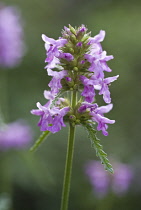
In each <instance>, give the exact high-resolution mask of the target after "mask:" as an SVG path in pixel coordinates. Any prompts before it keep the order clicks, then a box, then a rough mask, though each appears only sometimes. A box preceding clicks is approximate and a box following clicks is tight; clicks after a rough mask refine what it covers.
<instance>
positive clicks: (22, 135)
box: [0, 121, 32, 150]
mask: <svg viewBox="0 0 141 210" xmlns="http://www.w3.org/2000/svg"><path fill="white" fill-rule="evenodd" d="M31 140H32V131H31V128H30V127H29V125H27V124H26V123H25V122H24V121H16V122H12V123H9V124H7V125H5V124H4V125H2V126H1V127H0V150H7V149H10V148H14V149H20V148H24V147H25V146H27V145H28V144H29V143H30V142H31Z"/></svg>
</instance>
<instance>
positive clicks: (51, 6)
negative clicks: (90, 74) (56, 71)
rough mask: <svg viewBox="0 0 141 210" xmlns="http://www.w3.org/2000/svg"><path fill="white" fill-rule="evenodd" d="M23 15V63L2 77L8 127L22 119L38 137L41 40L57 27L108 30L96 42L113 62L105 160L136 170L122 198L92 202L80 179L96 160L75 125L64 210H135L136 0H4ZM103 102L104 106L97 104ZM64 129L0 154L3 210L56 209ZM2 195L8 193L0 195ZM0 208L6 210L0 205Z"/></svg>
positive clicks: (140, 190) (139, 48)
mask: <svg viewBox="0 0 141 210" xmlns="http://www.w3.org/2000/svg"><path fill="white" fill-rule="evenodd" d="M4 3H5V4H6V5H9V6H17V7H18V8H20V10H21V15H22V18H23V22H24V38H25V43H26V48H27V49H26V51H27V52H26V55H25V56H24V58H23V60H22V62H21V64H20V65H19V66H18V67H16V68H13V69H10V70H6V69H5V70H1V71H0V81H1V82H0V86H1V90H0V94H1V102H0V103H1V106H2V110H3V113H4V116H5V120H6V121H7V122H12V121H15V120H16V119H20V118H22V119H25V120H26V121H28V123H29V124H30V125H31V127H32V129H33V131H34V141H35V140H36V139H37V138H38V136H39V135H40V131H39V128H38V127H37V122H38V117H36V116H33V115H31V114H30V110H31V109H33V108H36V102H37V101H40V102H41V104H44V103H45V102H46V101H45V99H44V97H43V91H44V90H45V89H48V86H47V84H48V82H49V80H50V78H49V77H48V76H47V74H46V70H44V66H45V63H44V60H45V49H44V43H43V41H42V40H41V34H42V33H44V34H46V35H47V36H49V37H53V38H55V39H56V38H58V37H59V36H60V32H61V29H62V28H63V26H64V25H65V26H67V25H68V24H71V25H72V26H79V25H81V24H85V25H86V26H87V27H88V29H89V30H90V31H92V36H94V35H96V34H97V33H98V32H99V31H100V30H101V29H102V30H105V31H106V38H105V40H104V42H103V43H102V46H103V49H104V50H106V51H107V53H108V55H114V58H115V59H114V60H112V61H110V62H109V63H108V65H109V66H110V67H111V68H112V69H113V71H112V73H111V74H107V76H115V75H117V74H119V75H120V77H119V79H118V81H116V82H115V83H113V84H112V85H111V87H110V90H111V96H112V102H113V104H114V109H113V110H112V111H111V113H109V114H108V117H109V118H110V119H115V120H116V123H115V124H114V125H111V126H109V136H108V137H104V136H102V135H101V134H100V133H99V134H98V136H99V137H100V138H101V141H102V144H103V145H104V149H105V151H106V152H107V153H108V154H109V157H112V158H113V157H114V158H117V160H119V161H121V162H125V163H128V164H131V165H132V166H133V167H134V170H135V174H134V180H133V182H132V184H131V187H130V189H129V191H128V192H127V193H126V194H125V195H124V196H121V197H117V196H115V195H113V194H112V193H111V194H109V195H107V196H106V197H105V198H104V199H101V200H98V199H97V198H96V197H95V196H94V195H93V193H92V187H91V186H90V184H89V181H88V179H87V178H86V176H85V174H84V165H85V164H86V162H87V161H88V160H92V159H97V158H96V156H95V151H94V150H93V149H92V148H91V145H90V142H89V140H88V139H87V135H86V133H85V131H84V130H83V129H82V128H80V127H78V129H77V134H76V142H75V155H74V162H73V164H74V165H73V174H72V182H71V192H70V202H69V210H72V209H73V210H117V209H121V210H126V209H127V210H134V209H141V200H140V196H141V184H140V176H141V165H140V159H141V155H140V148H141V141H140V140H141V135H140V129H141V120H140V118H141V117H140V113H141V111H140V107H141V91H140V89H138V88H140V79H141V72H140V71H141V58H140V56H141V1H139V0H135V1H131V0H128V1H127V0H122V1H120V0H119V1H117V0H99V1H98V0H93V1H91V0H88V1H84V0H66V1H65V0H58V1H55V0H52V1H49V0H46V1H45V0H40V1H37V0H34V1H33V0H24V1H22V0H13V1H10V0H4ZM100 103H101V104H104V103H103V102H102V100H101V102H100ZM67 132H68V127H67V128H63V129H62V130H61V131H60V132H59V133H56V134H54V135H50V137H49V138H48V139H47V140H46V141H45V142H44V143H43V145H41V147H40V149H39V150H38V151H37V152H36V153H34V154H31V153H30V152H29V151H28V150H27V151H16V152H14V151H9V152H5V153H4V152H1V154H0V161H1V163H0V195H1V196H2V197H5V196H6V198H8V199H10V200H11V201H10V202H11V203H12V204H11V203H10V202H9V200H8V201H7V202H9V204H7V205H9V206H11V207H7V208H6V210H25V209H26V210H57V209H59V208H60V201H61V190H62V183H63V173H64V165H65V155H66V146H67ZM5 193H6V194H5ZM0 210H4V208H2V207H0Z"/></svg>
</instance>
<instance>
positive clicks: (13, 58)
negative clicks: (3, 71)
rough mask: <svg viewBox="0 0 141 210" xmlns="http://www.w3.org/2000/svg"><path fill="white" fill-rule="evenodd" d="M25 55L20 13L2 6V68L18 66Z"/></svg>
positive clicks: (0, 27)
mask: <svg viewBox="0 0 141 210" xmlns="http://www.w3.org/2000/svg"><path fill="white" fill-rule="evenodd" d="M23 54H24V44H23V30H22V24H21V18H20V14H19V11H18V10H17V9H16V8H14V7H7V6H4V5H3V4H0V66H2V67H13V66H15V65H17V64H18V63H19V61H20V59H21V57H22V56H23Z"/></svg>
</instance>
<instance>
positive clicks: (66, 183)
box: [61, 91, 77, 210]
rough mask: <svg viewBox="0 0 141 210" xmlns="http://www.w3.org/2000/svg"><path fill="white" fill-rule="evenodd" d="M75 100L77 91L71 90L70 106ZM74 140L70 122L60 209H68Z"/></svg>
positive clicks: (74, 103) (73, 105) (73, 104)
mask: <svg viewBox="0 0 141 210" xmlns="http://www.w3.org/2000/svg"><path fill="white" fill-rule="evenodd" d="M76 102H77V93H76V91H73V93H72V108H74V107H75V105H76ZM74 140H75V127H74V126H72V124H71V123H70V128H69V137H68V147H67V155H66V165H65V173H64V183H63V191H62V201H61V210H67V209H68V200H69V192H70V182H71V172H72V162H73V153H74Z"/></svg>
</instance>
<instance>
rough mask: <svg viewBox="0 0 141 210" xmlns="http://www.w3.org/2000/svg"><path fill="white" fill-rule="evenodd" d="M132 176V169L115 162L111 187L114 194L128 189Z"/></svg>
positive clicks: (119, 193)
mask: <svg viewBox="0 0 141 210" xmlns="http://www.w3.org/2000/svg"><path fill="white" fill-rule="evenodd" d="M132 178H133V169H132V168H131V167H130V166H129V165H127V164H121V163H117V164H116V165H115V173H114V177H113V183H112V189H113V191H114V193H115V194H117V195H122V194H124V193H126V192H127V190H128V189H129V186H130V183H131V181H132Z"/></svg>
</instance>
